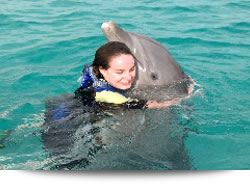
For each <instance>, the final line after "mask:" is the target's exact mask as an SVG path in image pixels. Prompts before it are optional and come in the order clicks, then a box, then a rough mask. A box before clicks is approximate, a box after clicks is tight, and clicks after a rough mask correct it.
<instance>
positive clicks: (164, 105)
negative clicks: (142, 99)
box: [147, 98, 181, 109]
mask: <svg viewBox="0 0 250 189" xmlns="http://www.w3.org/2000/svg"><path fill="white" fill-rule="evenodd" d="M180 102H181V99H180V98H174V99H172V100H169V101H166V102H157V101H152V100H149V101H147V107H148V108H157V109H160V108H168V107H170V106H172V105H175V104H178V103H180Z"/></svg>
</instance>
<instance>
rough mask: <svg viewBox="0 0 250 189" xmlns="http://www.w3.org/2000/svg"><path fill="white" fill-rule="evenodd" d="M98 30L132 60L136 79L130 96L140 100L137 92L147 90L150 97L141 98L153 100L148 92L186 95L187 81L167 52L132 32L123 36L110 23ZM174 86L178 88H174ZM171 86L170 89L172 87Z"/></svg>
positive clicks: (123, 32) (113, 24) (151, 41)
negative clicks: (129, 53) (125, 49)
mask: <svg viewBox="0 0 250 189" xmlns="http://www.w3.org/2000/svg"><path fill="white" fill-rule="evenodd" d="M101 29H102V31H103V33H104V35H105V37H106V38H107V40H108V41H120V42H123V43H125V44H126V45H127V46H128V47H129V49H130V50H131V51H132V53H133V54H134V56H135V58H136V66H137V77H136V79H135V82H134V85H133V87H132V90H131V91H130V93H131V94H132V95H134V96H140V97H142V92H141V91H140V89H144V90H143V92H144V93H145V90H147V89H149V88H150V90H149V91H150V92H151V96H150V94H149V92H147V91H146V93H145V94H146V95H144V97H145V98H151V97H154V98H155V93H154V92H152V88H154V89H156V88H157V89H158V90H157V91H155V92H157V94H158V92H159V91H164V93H165V94H166V90H162V87H163V88H165V89H168V90H167V93H168V94H169V95H170V94H172V96H175V97H176V95H183V94H184V95H186V94H187V93H188V89H187V88H188V85H187V83H186V81H188V80H189V76H187V75H186V74H185V73H184V72H183V70H182V68H181V67H180V65H179V64H178V63H177V62H176V61H175V60H174V59H173V58H172V57H171V55H170V54H169V52H168V50H167V49H166V48H165V47H164V46H162V45H161V44H160V43H158V42H157V41H155V40H153V39H151V38H149V37H146V36H143V35H140V34H136V33H132V32H126V31H125V30H123V29H122V28H120V27H119V26H118V25H117V24H115V23H114V22H112V21H109V22H105V23H103V24H102V26H101ZM176 84H178V86H176ZM173 86H174V87H173Z"/></svg>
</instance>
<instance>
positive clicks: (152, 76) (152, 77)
mask: <svg viewBox="0 0 250 189" xmlns="http://www.w3.org/2000/svg"><path fill="white" fill-rule="evenodd" d="M150 77H151V79H152V80H157V79H158V75H157V74H156V73H151V74H150Z"/></svg>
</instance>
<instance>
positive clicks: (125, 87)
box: [119, 84, 131, 90]
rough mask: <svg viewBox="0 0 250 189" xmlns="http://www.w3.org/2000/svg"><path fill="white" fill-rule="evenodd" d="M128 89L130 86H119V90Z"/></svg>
mask: <svg viewBox="0 0 250 189" xmlns="http://www.w3.org/2000/svg"><path fill="white" fill-rule="evenodd" d="M130 87H131V84H127V85H121V86H119V89H121V90H127V89H129V88H130Z"/></svg>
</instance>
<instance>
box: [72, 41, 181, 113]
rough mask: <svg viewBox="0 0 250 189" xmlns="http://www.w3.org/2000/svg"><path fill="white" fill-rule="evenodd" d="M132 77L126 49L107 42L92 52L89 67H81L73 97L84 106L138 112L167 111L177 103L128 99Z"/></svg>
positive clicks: (132, 59)
mask: <svg viewBox="0 0 250 189" xmlns="http://www.w3.org/2000/svg"><path fill="white" fill-rule="evenodd" d="M135 76H136V66H135V57H134V55H133V54H132V52H131V51H130V49H129V48H128V47H127V46H126V45H125V44H124V43H121V42H108V43H106V44H104V45H103V46H101V47H100V48H99V49H98V50H97V51H96V54H95V58H94V61H93V64H92V66H88V65H87V66H85V69H84V71H83V73H82V76H81V86H80V87H79V88H78V89H77V90H76V91H75V96H76V97H77V98H81V99H82V100H83V101H85V102H87V101H91V100H95V101H96V102H101V103H111V104H120V105H122V106H124V107H127V108H139V109H145V108H167V107H169V106H171V105H173V104H176V103H178V102H180V100H179V99H173V100H170V101H167V102H160V103H158V102H157V101H145V100H138V99H131V98H129V97H128V96H127V95H126V94H125V92H126V90H128V89H129V88H130V87H131V86H132V84H133V81H134V78H135Z"/></svg>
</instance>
